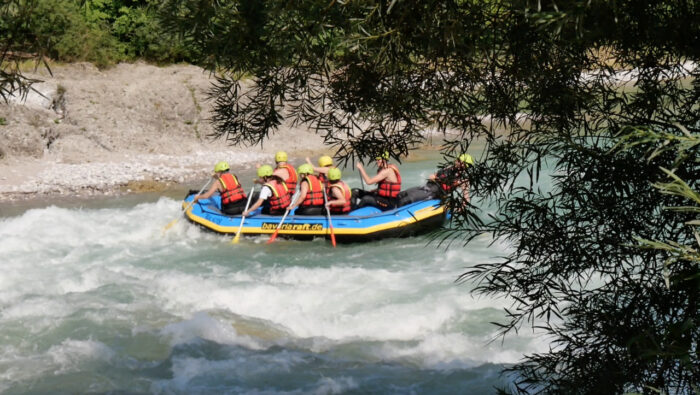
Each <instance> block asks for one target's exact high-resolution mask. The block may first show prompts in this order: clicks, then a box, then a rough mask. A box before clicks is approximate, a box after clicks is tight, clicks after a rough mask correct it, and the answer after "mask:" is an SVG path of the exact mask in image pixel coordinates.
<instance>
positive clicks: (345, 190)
mask: <svg viewBox="0 0 700 395" xmlns="http://www.w3.org/2000/svg"><path fill="white" fill-rule="evenodd" d="M333 188H340V193H342V194H343V196H345V204H344V205H342V206H330V209H331V213H335V214H347V213H349V212H350V208H351V207H350V206H351V202H350V200H351V198H352V191H350V187H348V184H346V183H345V182H344V181H342V180H338V181H336V182H335V184H330V185H329V186H328V196H329V199H330V197H331V196H333V194H332V193H331V190H332V189H333Z"/></svg>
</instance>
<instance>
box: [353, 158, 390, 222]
mask: <svg viewBox="0 0 700 395" xmlns="http://www.w3.org/2000/svg"><path fill="white" fill-rule="evenodd" d="M376 160H377V174H376V175H375V176H374V177H371V178H370V177H369V176H368V175H367V172H365V169H364V167H363V166H362V164H361V163H358V164H357V169H358V170H359V171H360V175H361V176H362V179H363V180H364V181H365V184H367V185H374V184H377V189H375V190H374V191H371V192H367V191H364V190H361V189H355V190H353V198H354V199H356V202H357V207H365V206H374V207H377V208H379V209H380V210H382V211H386V210H391V209H393V208H395V207H396V203H397V199H396V197H397V196H398V194H399V192H401V173H400V172H399V169H398V168H397V167H396V166H394V165H392V164H390V163H389V153H388V152H386V151H385V152H384V153H383V154H382V155H380V156H377V158H376Z"/></svg>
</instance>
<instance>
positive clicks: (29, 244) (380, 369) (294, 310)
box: [0, 154, 547, 394]
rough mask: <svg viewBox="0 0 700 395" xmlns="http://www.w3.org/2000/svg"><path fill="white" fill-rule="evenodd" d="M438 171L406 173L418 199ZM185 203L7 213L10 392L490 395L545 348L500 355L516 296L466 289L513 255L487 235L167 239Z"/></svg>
mask: <svg viewBox="0 0 700 395" xmlns="http://www.w3.org/2000/svg"><path fill="white" fill-rule="evenodd" d="M436 164H437V159H436V157H435V156H434V155H430V154H427V156H424V157H422V158H419V160H415V161H412V162H408V163H405V164H402V165H401V166H400V168H401V170H402V175H403V177H404V184H405V186H406V187H409V186H414V185H418V184H420V183H421V181H420V180H421V179H425V178H426V177H427V176H428V175H429V174H430V173H431V172H432V170H433V169H435V166H436ZM346 173H348V174H346V175H345V177H344V178H345V179H347V180H348V181H349V184H350V185H351V187H357V186H360V180H359V178H358V177H357V175H354V176H353V175H352V174H349V172H346ZM249 176H252V174H244V175H243V177H241V178H242V179H243V180H250V177H249ZM244 184H246V185H248V187H249V186H250V183H249V182H248V183H245V182H244ZM193 187H195V188H196V187H199V185H194V186H193ZM181 192H182V191H177V192H170V193H166V194H164V196H154V195H139V196H130V197H128V198H125V199H119V200H116V199H101V200H91V201H84V202H78V203H75V202H73V203H71V204H68V203H65V204H58V205H50V206H47V205H34V206H35V207H31V208H29V207H9V206H8V207H5V210H2V211H0V213H2V217H0V265H1V266H0V268H1V270H2V272H1V274H0V392H4V393H5V392H6V393H85V392H94V393H103V392H128V393H258V394H278V393H292V394H296V393H299V394H302V393H303V394H306V393H315V394H336V393H401V394H403V393H430V394H440V393H443V394H454V393H462V394H471V393H473V394H482V393H493V392H494V386H504V385H507V384H508V380H509V378H508V377H501V376H500V370H501V369H502V367H503V366H506V365H508V364H511V363H514V362H517V361H518V360H519V359H520V358H521V357H522V356H523V354H525V353H530V352H535V351H540V350H543V349H545V348H546V347H547V345H546V344H545V343H544V341H543V340H542V339H540V338H538V337H536V336H535V335H532V334H529V333H527V331H523V332H521V333H519V334H518V335H517V336H509V337H508V338H506V339H505V341H503V342H502V341H501V340H500V339H499V340H497V341H494V342H491V340H492V339H493V338H494V333H495V330H496V328H495V327H494V326H493V325H492V324H490V322H492V321H498V320H499V319H501V318H502V317H503V307H507V306H508V305H509V301H508V300H503V299H489V298H484V297H480V298H475V297H473V296H471V295H470V293H469V290H470V289H471V288H472V286H473V284H456V283H455V282H454V280H455V279H456V278H457V276H458V275H459V274H461V273H462V272H463V271H464V270H465V268H468V267H470V266H472V265H475V264H477V263H480V262H484V261H486V260H491V259H495V258H494V257H496V256H497V255H499V254H502V253H503V251H504V249H505V248H507V247H506V246H504V245H502V244H499V243H496V244H495V245H493V246H489V244H490V241H491V240H490V239H489V238H488V237H486V236H484V237H483V238H482V239H478V240H477V241H476V242H475V243H473V244H471V245H470V246H468V247H462V246H460V245H455V244H453V245H452V246H450V247H445V246H442V247H437V246H436V245H434V244H430V243H429V238H428V237H425V236H423V237H413V238H408V239H389V240H383V241H378V242H372V243H366V244H349V245H338V248H335V249H334V248H332V246H331V245H330V243H328V242H326V241H325V240H314V241H310V242H304V241H290V240H281V239H278V240H277V241H276V242H275V243H274V244H272V245H266V244H265V241H266V237H257V238H243V239H242V240H241V243H240V244H237V245H232V244H230V237H222V236H219V235H215V234H212V233H208V232H205V231H203V230H200V229H199V228H197V227H195V226H193V225H191V224H188V223H187V221H186V220H184V219H181V220H179V221H178V222H177V224H176V225H175V226H174V227H172V228H171V229H169V230H168V231H167V232H165V233H164V232H163V227H164V226H165V225H166V224H167V223H169V222H170V221H172V220H173V219H174V218H178V215H179V210H180V207H181V206H180V204H181V203H180V201H179V200H178V199H179V198H181V197H182V193H181Z"/></svg>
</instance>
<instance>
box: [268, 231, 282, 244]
mask: <svg viewBox="0 0 700 395" xmlns="http://www.w3.org/2000/svg"><path fill="white" fill-rule="evenodd" d="M279 231H280V229H279V228H277V230H275V233H273V234H272V236H271V237H270V240H268V241H267V244H270V243H272V242H273V241H275V239H276V238H277V233H279Z"/></svg>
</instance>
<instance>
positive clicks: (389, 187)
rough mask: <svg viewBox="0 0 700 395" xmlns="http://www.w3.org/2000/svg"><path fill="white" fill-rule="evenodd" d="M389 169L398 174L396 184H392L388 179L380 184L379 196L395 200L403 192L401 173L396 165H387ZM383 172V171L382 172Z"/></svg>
mask: <svg viewBox="0 0 700 395" xmlns="http://www.w3.org/2000/svg"><path fill="white" fill-rule="evenodd" d="M387 167H388V168H390V169H391V170H393V171H394V173H396V182H390V181H388V180H387V179H386V178H385V179H383V180H382V181H381V182H380V183H379V188H378V189H377V195H379V196H382V197H386V198H395V197H396V196H397V195H398V194H399V192H401V173H399V169H398V168H396V166H394V165H387ZM380 171H381V170H380Z"/></svg>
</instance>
